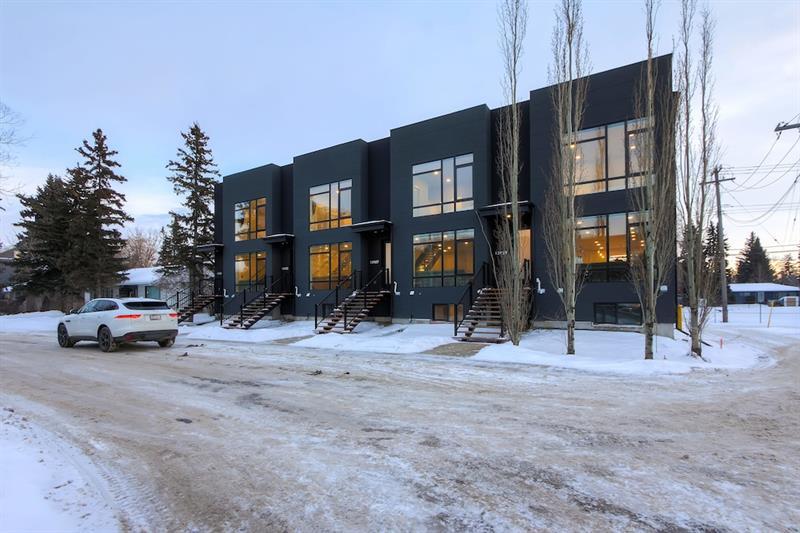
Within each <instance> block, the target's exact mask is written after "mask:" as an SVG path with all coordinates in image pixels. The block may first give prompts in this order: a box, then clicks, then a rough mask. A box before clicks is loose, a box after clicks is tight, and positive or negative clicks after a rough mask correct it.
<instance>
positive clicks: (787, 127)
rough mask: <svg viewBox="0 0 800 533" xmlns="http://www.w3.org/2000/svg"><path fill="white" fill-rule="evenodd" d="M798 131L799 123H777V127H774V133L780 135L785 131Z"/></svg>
mask: <svg viewBox="0 0 800 533" xmlns="http://www.w3.org/2000/svg"><path fill="white" fill-rule="evenodd" d="M796 129H800V122H795V123H794V124H789V123H788V122H779V123H778V125H777V126H775V132H776V133H780V132H782V131H786V130H796Z"/></svg>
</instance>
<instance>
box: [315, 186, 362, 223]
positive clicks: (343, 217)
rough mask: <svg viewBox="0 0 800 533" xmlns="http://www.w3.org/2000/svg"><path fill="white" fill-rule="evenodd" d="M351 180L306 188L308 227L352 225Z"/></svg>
mask: <svg viewBox="0 0 800 533" xmlns="http://www.w3.org/2000/svg"><path fill="white" fill-rule="evenodd" d="M352 192H353V180H342V181H335V182H333V183H326V184H325V185H317V186H316V187H311V188H310V189H309V190H308V213H309V229H310V230H311V231H317V230H321V229H332V228H343V227H345V226H352V225H353V209H352V199H353V197H352Z"/></svg>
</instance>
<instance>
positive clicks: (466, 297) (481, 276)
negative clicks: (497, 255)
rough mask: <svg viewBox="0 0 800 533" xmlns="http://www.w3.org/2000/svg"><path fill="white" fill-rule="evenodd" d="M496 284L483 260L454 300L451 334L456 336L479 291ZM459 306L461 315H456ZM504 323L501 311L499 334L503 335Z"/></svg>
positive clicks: (492, 274)
mask: <svg viewBox="0 0 800 533" xmlns="http://www.w3.org/2000/svg"><path fill="white" fill-rule="evenodd" d="M494 286H496V281H495V277H494V270H493V269H492V267H491V266H489V264H488V263H486V262H484V263H483V264H482V265H481V267H480V268H479V269H478V271H477V272H475V275H474V276H473V277H472V279H471V280H470V281H469V283H467V286H466V287H464V292H463V293H462V294H461V297H460V298H459V299H458V300H457V301H456V303H455V306H454V307H453V336H455V337H457V336H458V328H460V327H461V325H462V324H463V323H464V320H465V319H466V318H467V315H468V314H469V312H470V310H471V309H472V306H473V305H474V304H475V301H476V300H477V299H478V296H479V295H480V291H481V290H483V289H485V288H486V287H494ZM459 308H461V309H462V312H461V317H460V318H459V316H458V314H459V313H458V310H459ZM504 325H505V324H504V323H503V313H500V336H501V337H502V336H503V333H504V330H505V328H504Z"/></svg>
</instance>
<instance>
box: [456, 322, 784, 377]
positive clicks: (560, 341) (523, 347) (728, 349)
mask: <svg viewBox="0 0 800 533" xmlns="http://www.w3.org/2000/svg"><path fill="white" fill-rule="evenodd" d="M677 335H678V336H677V337H676V338H675V339H674V340H673V339H668V338H664V337H656V340H655V351H656V353H655V356H654V357H655V359H654V360H653V361H645V360H644V359H643V349H644V337H643V336H642V335H641V334H639V333H632V332H630V333H629V332H620V331H584V330H578V331H576V332H575V352H576V354H575V355H569V356H568V355H565V347H566V342H565V341H566V339H565V336H566V332H564V331H556V330H537V331H532V332H530V333H527V334H526V335H524V336H523V338H522V342H520V345H519V346H514V345H513V344H511V343H506V344H499V345H493V346H489V347H486V348H484V349H482V350H481V351H480V352H478V353H477V354H476V355H475V356H473V357H472V359H473V360H478V361H492V362H503V363H524V364H533V365H546V366H556V367H560V368H571V369H575V370H583V371H587V372H600V373H613V374H629V375H653V374H683V373H687V372H691V371H692V369H710V370H714V369H741V368H752V367H756V366H767V365H769V364H770V363H771V358H769V357H768V356H766V355H765V354H764V352H763V351H761V350H759V349H756V348H754V347H752V346H750V345H747V344H743V343H741V342H738V343H729V344H726V345H724V347H723V348H722V349H720V348H719V347H718V346H711V347H708V346H706V347H704V349H703V350H704V351H703V356H704V359H705V361H703V360H701V359H697V358H696V357H692V356H690V355H689V342H688V339H687V338H686V337H683V336H682V335H681V334H677Z"/></svg>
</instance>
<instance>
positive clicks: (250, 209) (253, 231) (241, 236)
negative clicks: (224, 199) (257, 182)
mask: <svg viewBox="0 0 800 533" xmlns="http://www.w3.org/2000/svg"><path fill="white" fill-rule="evenodd" d="M233 232H234V234H235V237H236V238H235V240H237V241H246V240H249V239H262V238H264V237H266V236H267V199H266V198H257V199H255V200H250V201H248V202H238V203H237V204H236V205H235V207H234V229H233Z"/></svg>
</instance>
